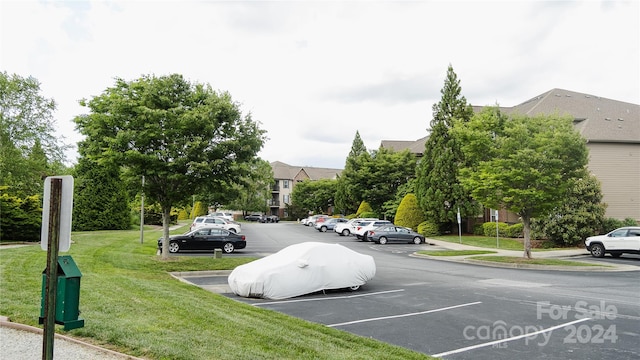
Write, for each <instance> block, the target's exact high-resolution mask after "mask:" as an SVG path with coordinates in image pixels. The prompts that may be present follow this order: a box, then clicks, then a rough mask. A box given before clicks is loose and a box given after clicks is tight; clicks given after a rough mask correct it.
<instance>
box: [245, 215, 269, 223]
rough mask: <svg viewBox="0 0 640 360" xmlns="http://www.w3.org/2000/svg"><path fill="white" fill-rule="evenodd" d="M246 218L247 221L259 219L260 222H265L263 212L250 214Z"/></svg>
mask: <svg viewBox="0 0 640 360" xmlns="http://www.w3.org/2000/svg"><path fill="white" fill-rule="evenodd" d="M244 219H245V220H247V221H258V222H264V219H265V217H264V215H262V214H250V215H247V216H245V217H244Z"/></svg>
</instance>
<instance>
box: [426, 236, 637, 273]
mask: <svg viewBox="0 0 640 360" xmlns="http://www.w3.org/2000/svg"><path fill="white" fill-rule="evenodd" d="M425 241H426V243H427V244H430V245H433V248H430V249H429V250H484V251H494V252H495V253H492V254H485V255H460V256H429V255H421V254H414V256H417V257H426V258H429V259H432V260H442V261H453V262H461V263H471V264H477V265H485V266H492V267H503V268H519V269H536V270H562V271H640V267H638V266H633V265H627V264H616V263H610V262H607V263H603V262H598V260H597V259H595V258H591V257H590V254H589V252H588V251H587V250H586V249H579V248H572V249H562V250H540V251H533V249H532V251H531V256H532V258H534V259H558V260H569V261H575V262H584V263H585V265H600V266H556V265H534V264H521V263H498V262H494V261H482V260H481V259H471V257H481V256H511V257H523V255H524V249H523V250H504V249H495V248H483V247H477V246H471V245H464V244H459V243H456V242H448V241H442V240H435V239H429V238H427V239H425ZM585 255H589V257H586V258H585V257H584V256H585Z"/></svg>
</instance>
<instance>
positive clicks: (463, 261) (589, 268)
mask: <svg viewBox="0 0 640 360" xmlns="http://www.w3.org/2000/svg"><path fill="white" fill-rule="evenodd" d="M409 256H411V257H416V258H423V259H429V260H439V261H449V262H457V263H461V264H472V265H482V266H488V267H496V268H506V269H522V270H550V271H585V272H610V271H611V272H623V271H640V268H637V267H632V266H626V265H620V266H605V265H602V266H557V265H536V264H514V263H499V262H494V261H484V260H478V259H469V258H467V257H457V258H456V257H455V256H430V255H424V254H418V253H413V254H411V255H409ZM461 256H465V255H461Z"/></svg>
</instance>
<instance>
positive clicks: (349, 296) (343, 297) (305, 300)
mask: <svg viewBox="0 0 640 360" xmlns="http://www.w3.org/2000/svg"><path fill="white" fill-rule="evenodd" d="M400 291H404V289H398V290H387V291H378V292H373V293H366V294H357V295H348V296H332V297H323V298H313V299H296V300H282V301H270V302H264V303H259V304H253V305H254V306H262V305H273V304H288V303H295V302H307V301H323V300H339V299H352V298H357V297H363V296H372V295H380V294H389V293H394V292H400Z"/></svg>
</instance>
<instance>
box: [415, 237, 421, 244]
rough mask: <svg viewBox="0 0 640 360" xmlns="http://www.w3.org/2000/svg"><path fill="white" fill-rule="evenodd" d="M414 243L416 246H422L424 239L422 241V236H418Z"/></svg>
mask: <svg viewBox="0 0 640 360" xmlns="http://www.w3.org/2000/svg"><path fill="white" fill-rule="evenodd" d="M413 243H414V244H416V245H420V244H421V243H422V239H420V236H416V237H414V238H413Z"/></svg>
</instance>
